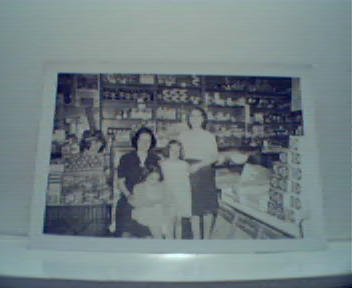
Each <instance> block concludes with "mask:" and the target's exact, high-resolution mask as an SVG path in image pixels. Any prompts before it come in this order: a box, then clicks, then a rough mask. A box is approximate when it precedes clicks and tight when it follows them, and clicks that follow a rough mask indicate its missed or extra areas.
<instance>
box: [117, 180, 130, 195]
mask: <svg viewBox="0 0 352 288" xmlns="http://www.w3.org/2000/svg"><path fill="white" fill-rule="evenodd" d="M117 187H118V189H119V191H120V192H121V193H123V194H124V195H125V196H126V197H128V196H129V195H130V194H131V193H130V191H128V189H127V187H126V178H118V179H117Z"/></svg>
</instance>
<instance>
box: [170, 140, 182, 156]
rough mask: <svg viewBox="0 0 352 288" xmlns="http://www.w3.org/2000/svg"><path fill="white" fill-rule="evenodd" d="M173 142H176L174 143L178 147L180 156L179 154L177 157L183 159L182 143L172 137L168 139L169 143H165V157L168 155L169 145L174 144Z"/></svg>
mask: <svg viewBox="0 0 352 288" xmlns="http://www.w3.org/2000/svg"><path fill="white" fill-rule="evenodd" d="M174 144H176V145H178V146H179V147H180V156H179V158H180V159H181V160H184V149H183V145H182V143H181V142H180V141H178V140H174V139H173V140H170V141H169V143H168V144H167V153H166V155H167V157H170V147H171V145H174Z"/></svg>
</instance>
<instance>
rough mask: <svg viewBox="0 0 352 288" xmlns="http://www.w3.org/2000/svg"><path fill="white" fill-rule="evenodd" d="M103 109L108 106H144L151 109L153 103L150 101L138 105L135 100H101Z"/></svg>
mask: <svg viewBox="0 0 352 288" xmlns="http://www.w3.org/2000/svg"><path fill="white" fill-rule="evenodd" d="M102 104H103V108H106V107H109V106H108V105H111V106H118V107H121V108H123V107H128V108H132V107H137V106H138V105H146V107H147V108H153V107H155V102H153V101H150V102H147V103H138V102H137V100H112V99H103V101H102Z"/></svg>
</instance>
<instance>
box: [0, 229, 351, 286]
mask: <svg viewBox="0 0 352 288" xmlns="http://www.w3.org/2000/svg"><path fill="white" fill-rule="evenodd" d="M28 243H29V238H28V237H18V236H6V235H3V236H0V255H1V257H0V276H6V277H29V278H40V279H72V280H91V281H100V280H103V281H171V282H173V281H241V280H265V279H284V278H303V277H317V276H335V275H344V274H347V273H350V272H351V242H348V241H336V242H328V248H327V249H325V250H319V251H312V252H304V251H301V252H282V253H264V254H255V253H242V254H239V253H237V254H217V255H209V254H137V253H106V252H81V251H79V252H78V251H73V252H72V251H58V250H30V249H28V248H27V246H28Z"/></svg>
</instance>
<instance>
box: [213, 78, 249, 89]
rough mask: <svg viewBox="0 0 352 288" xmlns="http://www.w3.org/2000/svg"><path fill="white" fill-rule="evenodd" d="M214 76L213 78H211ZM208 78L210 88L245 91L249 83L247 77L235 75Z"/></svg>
mask: <svg viewBox="0 0 352 288" xmlns="http://www.w3.org/2000/svg"><path fill="white" fill-rule="evenodd" d="M211 78H212V79H211ZM211 78H209V79H208V80H209V81H208V83H209V84H208V88H209V89H219V90H225V91H243V90H244V89H245V88H246V86H247V85H248V81H247V80H246V79H239V78H233V77H225V78H224V77H211Z"/></svg>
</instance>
